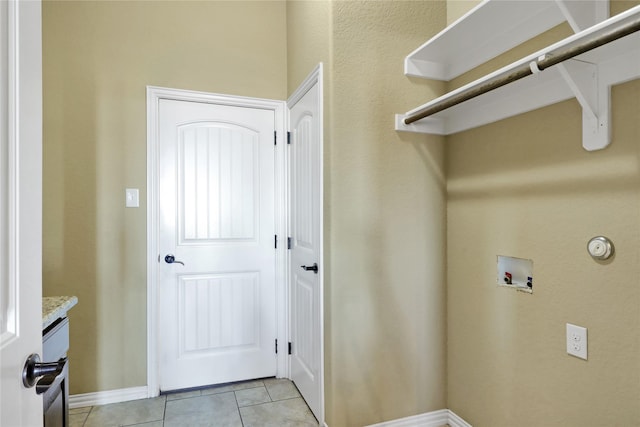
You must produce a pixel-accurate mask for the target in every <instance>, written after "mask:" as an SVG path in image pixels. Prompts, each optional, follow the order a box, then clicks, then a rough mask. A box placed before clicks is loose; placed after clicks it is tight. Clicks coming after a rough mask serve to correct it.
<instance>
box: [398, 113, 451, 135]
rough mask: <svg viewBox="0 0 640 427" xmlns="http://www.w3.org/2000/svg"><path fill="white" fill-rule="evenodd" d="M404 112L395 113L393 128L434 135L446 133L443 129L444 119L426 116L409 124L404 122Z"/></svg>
mask: <svg viewBox="0 0 640 427" xmlns="http://www.w3.org/2000/svg"><path fill="white" fill-rule="evenodd" d="M405 117H406V116H405V115H404V114H396V117H395V120H396V122H395V124H396V125H395V130H397V131H404V132H414V133H430V134H435V135H446V133H445V131H444V121H443V119H441V118H436V117H427V118H424V119H422V120H419V121H417V122H413V123H411V124H410V125H407V124H405V123H404V119H405Z"/></svg>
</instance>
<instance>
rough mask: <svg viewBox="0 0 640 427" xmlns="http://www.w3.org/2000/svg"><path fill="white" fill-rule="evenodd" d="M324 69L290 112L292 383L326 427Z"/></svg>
mask: <svg viewBox="0 0 640 427" xmlns="http://www.w3.org/2000/svg"><path fill="white" fill-rule="evenodd" d="M321 78H322V67H321V66H319V67H318V69H316V71H315V72H314V73H312V74H311V76H310V77H309V78H307V80H306V81H305V83H303V84H302V86H301V87H300V88H299V89H298V90H297V91H296V93H295V94H294V95H293V96H292V98H291V99H290V101H289V102H288V107H289V109H290V117H289V123H290V129H291V130H290V132H291V144H290V148H289V150H290V151H289V159H290V160H289V161H290V184H289V188H290V190H289V191H290V227H291V254H290V256H291V258H290V261H291V262H290V272H291V276H290V283H291V379H292V380H293V381H294V383H295V384H296V386H297V387H298V389H299V390H300V393H301V394H302V396H303V397H304V399H305V401H306V402H307V404H308V405H309V408H311V410H312V411H313V413H314V415H315V416H316V418H317V419H318V421H319V422H320V424H321V425H322V423H323V422H324V400H323V375H324V373H323V345H322V341H323V333H322V330H323V329H322V319H323V313H322V310H323V304H322V276H323V275H322V85H321Z"/></svg>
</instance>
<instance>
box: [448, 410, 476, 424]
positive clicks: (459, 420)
mask: <svg viewBox="0 0 640 427" xmlns="http://www.w3.org/2000/svg"><path fill="white" fill-rule="evenodd" d="M447 424H449V427H472V426H471V424H469V423H468V422H466V421H465V420H463V419H462V418H460V417H459V416H458V415H456V413H455V412H453V411H451V410H449V421H448V423H447Z"/></svg>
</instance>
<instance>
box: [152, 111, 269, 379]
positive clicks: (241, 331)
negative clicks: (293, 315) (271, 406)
mask: <svg viewBox="0 0 640 427" xmlns="http://www.w3.org/2000/svg"><path fill="white" fill-rule="evenodd" d="M158 117H159V120H158V134H159V136H158V141H159V187H158V188H159V218H158V219H159V227H160V229H159V239H158V249H159V253H160V256H159V258H158V262H159V263H160V265H159V270H158V300H159V311H158V322H159V323H158V326H159V328H158V331H159V333H158V341H159V349H160V353H159V361H158V363H159V376H160V381H159V383H160V384H159V386H160V390H162V391H166V390H176V389H182V388H188V387H196V386H202V385H208V384H218V383H225V382H230V381H239V380H245V379H251V378H261V377H269V376H274V375H275V374H276V354H275V348H274V347H275V346H274V343H275V339H276V312H275V310H276V304H275V275H276V270H275V254H276V250H275V248H274V236H275V234H276V233H275V216H274V212H275V211H274V210H275V202H274V192H275V187H274V176H275V171H274V162H275V156H274V129H275V127H274V126H275V117H274V112H273V111H270V110H267V109H258V108H245V107H239V106H230V105H221V104H211V103H204V102H189V101H178V100H168V99H161V100H160V101H159V112H158ZM167 256H173V257H174V259H175V262H173V263H171V259H170V258H167ZM181 263H183V264H181Z"/></svg>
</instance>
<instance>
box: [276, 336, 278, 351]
mask: <svg viewBox="0 0 640 427" xmlns="http://www.w3.org/2000/svg"><path fill="white" fill-rule="evenodd" d="M276 354H278V338H276Z"/></svg>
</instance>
